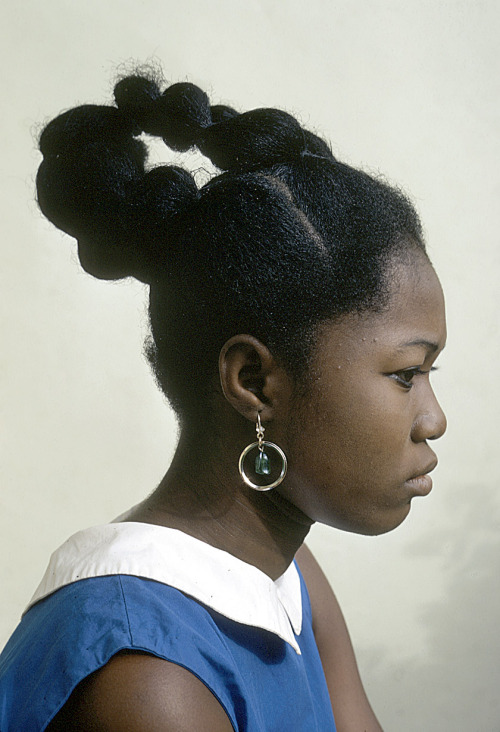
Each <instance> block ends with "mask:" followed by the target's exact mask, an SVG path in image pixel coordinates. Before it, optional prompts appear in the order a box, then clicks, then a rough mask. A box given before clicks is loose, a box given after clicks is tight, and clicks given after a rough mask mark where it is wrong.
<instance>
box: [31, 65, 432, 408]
mask: <svg viewBox="0 0 500 732" xmlns="http://www.w3.org/2000/svg"><path fill="white" fill-rule="evenodd" d="M115 102H116V106H112V107H111V106H91V105H87V106H81V107H77V108H75V109H71V110H69V111H68V112H65V113H64V114H62V115H60V116H59V117H57V118H56V119H54V120H53V121H52V122H51V123H50V124H49V125H48V126H47V127H46V128H45V130H44V131H43V133H42V135H41V137H40V150H41V152H42V154H43V157H44V159H43V162H42V164H41V165H40V169H39V171H38V176H37V189H38V201H39V204H40V208H41V209H42V211H43V213H44V214H45V215H46V216H47V217H48V218H49V219H50V220H51V221H52V222H53V223H54V224H55V225H56V226H57V227H59V228H60V229H62V230H63V231H65V232H67V233H68V234H70V235H71V236H73V237H75V238H76V239H77V241H78V252H79V257H80V261H81V263H82V266H83V267H84V268H85V269H86V270H87V271H88V272H90V273H91V274H93V275H94V276H96V277H100V278H103V279H118V278H122V277H127V276H133V277H136V278H138V279H140V280H142V281H143V282H147V283H148V284H149V285H150V288H151V289H150V317H151V330H152V341H151V343H150V346H149V356H150V359H151V361H152V363H153V366H154V369H155V373H156V375H157V379H158V381H159V383H160V385H161V387H162V388H163V390H164V391H165V393H166V395H167V396H168V398H169V399H170V401H171V403H172V405H173V406H174V408H175V409H176V411H177V412H178V413H179V414H180V415H182V416H187V415H188V414H190V413H197V412H199V411H200V409H201V408H202V405H203V404H204V402H206V396H207V393H208V389H209V384H210V382H211V379H212V378H213V377H214V375H215V374H216V373H217V360H218V354H219V351H220V348H221V346H222V345H223V344H224V342H225V341H226V340H227V339H228V338H229V337H231V336H233V335H236V334H237V333H250V334H252V335H254V336H256V337H258V338H260V339H261V340H262V341H263V342H264V343H266V345H267V346H268V347H269V348H270V350H271V351H272V352H273V353H274V355H275V357H276V358H277V359H278V360H279V361H280V362H281V363H282V364H283V365H284V367H285V368H286V369H287V370H288V371H289V372H290V373H292V374H293V375H294V376H295V377H296V378H301V377H303V376H304V374H306V373H307V363H308V356H309V354H310V349H311V347H312V345H313V343H314V332H315V327H316V326H317V324H318V323H319V322H321V321H324V320H325V319H328V318H334V317H338V316H340V315H342V314H344V313H348V312H353V311H363V310H366V309H370V308H373V309H377V308H379V307H381V306H382V305H383V304H384V302H385V299H386V296H387V289H388V283H387V277H386V276H385V275H386V272H387V265H388V262H389V261H390V259H391V257H393V256H394V254H395V253H396V252H398V251H400V250H401V249H402V248H405V247H414V246H417V247H420V248H422V249H423V248H424V245H423V242H422V234H421V228H420V224H419V220H418V217H417V215H416V213H415V211H414V209H413V207H412V205H411V204H410V203H409V201H408V200H407V199H406V198H405V196H404V195H403V194H402V193H401V192H400V191H398V190H395V189H394V188H391V187H389V186H388V185H387V184H385V183H384V182H381V181H380V180H378V179H375V178H373V177H371V176H369V175H367V174H366V173H364V172H362V171H359V170H356V169H354V168H352V167H350V166H348V165H345V164H343V163H341V162H339V161H338V160H336V159H335V158H334V157H333V155H332V153H331V151H330V149H329V147H328V146H327V145H326V143H325V142H324V141H323V140H321V139H320V138H319V137H317V136H316V135H314V134H312V133H311V132H309V131H307V130H305V129H303V128H302V127H301V126H300V124H299V123H298V122H297V120H296V119H294V118H293V117H292V116H290V115H289V114H287V113H286V112H282V111H279V110H277V109H256V110H253V111H250V112H245V113H243V114H238V113H237V112H235V111H234V110H233V109H231V108H229V107H225V106H210V102H209V99H208V97H207V95H206V94H205V93H204V92H203V91H202V90H201V89H199V88H198V87H196V86H194V85H193V84H189V83H181V84H174V85H173V86H170V87H168V88H167V89H166V90H165V91H163V92H161V91H160V89H159V87H158V85H157V84H156V83H155V82H154V81H153V80H152V79H149V78H146V77H144V76H130V77H128V78H125V79H123V80H122V81H120V82H119V83H118V84H117V85H116V87H115ZM142 132H145V133H147V134H149V135H156V136H159V137H161V138H163V140H164V141H165V143H166V144H167V145H168V146H169V147H170V148H172V149H174V150H177V151H185V150H188V149H189V148H191V147H193V146H196V147H198V149H199V150H200V151H201V152H202V153H203V154H204V155H206V156H208V157H209V158H210V159H211V160H212V161H213V163H214V164H215V165H216V166H217V167H218V168H219V169H220V170H222V171H225V172H223V173H221V174H220V175H218V176H217V177H215V178H213V179H212V180H211V181H210V182H209V183H208V184H206V185H205V186H203V187H202V188H201V189H198V188H197V186H196V183H195V181H194V179H193V178H192V177H191V175H190V174H189V173H188V172H187V171H186V170H183V169H182V168H179V167H176V166H161V167H156V168H152V169H150V170H147V169H146V167H145V163H146V158H147V150H146V146H145V144H144V142H143V141H142V140H140V139H138V137H139V135H140V134H141V133H142Z"/></svg>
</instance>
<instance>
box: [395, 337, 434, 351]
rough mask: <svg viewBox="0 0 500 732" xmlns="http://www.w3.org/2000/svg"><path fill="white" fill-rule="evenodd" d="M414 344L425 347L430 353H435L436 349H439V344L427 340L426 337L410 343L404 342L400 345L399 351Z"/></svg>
mask: <svg viewBox="0 0 500 732" xmlns="http://www.w3.org/2000/svg"><path fill="white" fill-rule="evenodd" d="M412 346H421V347H423V348H425V349H426V350H427V351H429V353H435V352H436V351H439V344H438V343H433V342H432V341H426V340H425V339H423V338H422V339H417V340H414V341H408V343H402V344H401V345H400V346H399V347H398V351H399V350H402V349H403V348H411V347H412Z"/></svg>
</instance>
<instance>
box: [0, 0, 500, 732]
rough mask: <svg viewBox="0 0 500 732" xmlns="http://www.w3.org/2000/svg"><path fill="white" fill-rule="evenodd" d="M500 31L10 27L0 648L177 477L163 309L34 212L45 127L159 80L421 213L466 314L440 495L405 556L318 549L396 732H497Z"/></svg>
mask: <svg viewBox="0 0 500 732" xmlns="http://www.w3.org/2000/svg"><path fill="white" fill-rule="evenodd" d="M499 21H500V11H499V5H498V3H497V2H496V1H495V0H484V1H482V2H481V1H477V2H473V1H472V0H470V1H469V2H467V1H458V0H456V1H451V0H435V1H433V2H431V1H430V0H422V1H417V0H409V1H407V2H401V1H399V0H373V1H372V2H369V1H367V0H351V1H349V0H339V1H337V2H335V1H333V0H332V1H328V2H327V1H326V0H309V1H308V2H304V1H303V2H298V1H297V0H274V1H273V0H260V1H258V0H246V1H243V0H210V2H202V0H184V1H183V2H178V3H174V2H172V1H171V0H163V1H161V0H137V1H135V2H132V0H121V1H120V0H107V2H102V1H99V2H98V1H97V0H86V1H85V2H82V1H81V0H79V1H78V2H76V1H74V2H73V1H70V0H45V2H40V1H39V0H36V1H34V0H19V2H16V3H14V2H4V3H3V8H2V23H1V25H2V29H1V31H0V32H1V35H2V38H1V45H0V48H1V51H0V53H1V74H2V85H1V89H2V92H1V96H2V116H1V125H2V153H1V158H0V161H1V162H0V164H1V178H0V185H1V187H2V195H1V197H0V206H1V226H2V255H3V256H2V275H1V276H2V283H1V293H2V305H3V311H2V372H1V373H2V390H3V393H2V417H3V420H2V422H3V430H4V439H3V447H2V449H3V456H2V490H1V494H0V548H1V561H0V593H1V605H0V646H1V645H3V642H4V641H5V640H6V638H7V636H8V634H9V633H10V632H11V631H12V629H13V628H14V626H15V624H16V622H17V619H18V617H19V615H20V613H21V611H22V609H23V606H24V605H25V603H26V602H27V600H28V599H29V597H30V594H31V592H32V591H33V589H34V587H35V585H36V584H37V582H38V580H39V578H40V576H41V574H42V572H43V570H44V567H45V564H46V562H47V559H48V555H49V553H50V552H51V551H52V549H54V548H55V547H56V546H57V545H58V544H59V543H61V542H62V541H63V540H64V539H65V538H67V536H69V535H70V534H71V533H72V532H74V531H76V530H78V529H80V528H83V527H85V526H88V525H92V524H98V523H103V522H106V521H108V520H110V519H111V518H112V517H113V516H115V515H116V514H118V513H120V512H121V511H122V510H124V509H125V508H127V507H128V506H130V505H131V504H133V503H134V502H137V501H138V500H140V499H141V498H142V497H143V496H144V495H145V494H146V493H147V492H149V491H150V490H151V489H152V488H153V487H154V485H155V484H156V482H157V481H158V480H159V479H160V478H161V476H162V474H163V472H164V469H165V467H166V466H167V464H168V460H169V458H170V455H171V454H172V450H173V445H174V442H175V433H176V430H175V423H174V421H173V418H172V416H171V414H170V412H169V410H168V407H167V406H166V405H165V403H164V401H163V399H162V397H161V396H160V394H159V393H158V392H157V391H156V388H155V386H154V383H153V380H152V378H151V376H150V374H149V371H148V367H147V365H146V363H145V361H144V359H143V358H142V356H141V348H142V340H143V338H144V336H145V334H146V326H145V322H146V313H145V290H144V289H143V287H142V286H140V285H138V284H137V283H132V282H126V283H119V284H109V283H101V282H98V281H95V280H93V279H92V278H90V277H88V276H87V275H85V274H84V273H82V271H81V270H80V269H79V267H78V265H77V261H76V255H75V250H74V246H73V242H72V241H71V240H70V239H68V238H66V237H64V236H63V235H61V234H60V233H58V232H56V231H55V230H54V229H53V228H52V227H51V226H50V225H49V224H48V223H47V222H45V221H44V220H43V219H42V218H41V216H40V215H39V213H38V211H37V207H36V204H35V202H34V197H33V183H34V174H35V170H36V166H37V164H38V162H39V155H38V153H37V152H36V150H35V145H34V141H33V138H34V135H35V134H36V132H37V130H38V129H39V127H40V125H41V124H42V123H43V121H44V120H46V119H47V118H50V117H51V116H54V115H55V114H56V113H58V112H59V111H60V110H61V109H63V108H65V107H68V106H72V105H74V104H75V103H84V102H98V103H100V102H103V101H106V100H107V99H109V95H110V91H111V88H112V77H113V75H114V73H115V71H116V68H117V66H119V65H120V64H122V63H123V62H127V61H129V60H130V59H136V60H139V61H144V60H147V59H148V58H151V57H154V58H156V59H158V60H161V62H162V64H163V67H164V71H165V75H166V77H167V78H168V80H169V81H179V80H185V79H189V80H191V81H194V82H196V83H199V84H200V85H201V86H202V87H204V88H206V89H207V90H208V91H209V92H210V93H211V94H212V97H213V99H214V101H216V102H219V101H222V102H227V103H230V104H233V105H234V106H236V107H237V108H240V109H248V108H252V107H258V106H277V107H282V108H284V109H287V110H289V111H291V112H292V113H294V114H298V115H299V117H300V119H301V120H302V122H303V123H304V124H305V125H307V126H309V127H311V128H313V129H316V130H317V131H318V132H320V133H321V134H324V135H326V136H327V137H328V138H330V140H331V141H332V144H333V149H334V152H335V153H337V154H338V155H339V156H341V157H343V159H345V160H347V161H348V162H351V163H353V164H356V165H358V164H359V165H362V166H365V167H367V168H368V169H370V170H372V171H373V170H375V171H377V170H381V171H383V172H384V173H385V174H387V175H388V176H389V177H390V179H391V180H392V181H395V182H397V183H399V184H401V185H402V186H403V187H405V188H406V189H407V190H408V191H409V192H410V193H411V194H412V196H413V197H414V200H415V202H416V204H417V207H418V208H419V210H420V212H421V214H422V218H423V221H424V225H425V228H426V233H427V239H428V243H429V248H430V253H431V257H432V259H433V261H434V263H435V265H436V267H437V270H438V272H439V274H440V275H441V278H442V281H443V284H444V287H445V290H446V293H447V299H448V309H449V346H448V348H447V350H446V353H445V354H443V356H442V357H441V358H440V365H441V370H440V371H439V372H438V373H437V374H436V375H435V385H436V389H437V392H438V395H439V396H440V397H441V399H442V403H443V406H444V407H445V410H446V411H447V414H448V418H449V430H448V434H447V436H446V437H445V438H444V439H443V440H442V441H441V444H438V445H437V450H438V453H439V456H440V459H441V464H440V467H439V468H438V470H437V471H436V473H435V489H434V491H433V493H432V494H431V496H429V497H428V498H426V499H424V500H421V501H415V503H414V506H413V508H412V512H411V515H410V517H409V518H408V520H407V521H406V522H405V524H403V526H401V527H400V528H399V529H397V530H396V531H394V532H393V533H391V534H389V535H386V536H382V537H377V538H365V537H359V536H354V535H347V534H342V533H340V532H335V531H333V530H330V529H325V528H324V527H316V528H315V529H314V530H313V532H312V534H311V539H310V544H311V546H312V547H313V549H315V551H316V553H317V555H318V557H319V559H320V561H321V562H322V564H323V566H324V568H325V570H326V571H327V573H328V575H329V577H330V579H331V582H332V584H333V586H334V588H335V590H336V592H337V594H338V596H339V599H340V601H341V604H342V607H343V608H344V612H345V615H346V617H347V620H348V624H349V627H350V629H351V633H352V636H353V640H354V644H355V646H356V649H357V654H358V658H359V662H360V666H361V669H362V673H363V677H364V679H365V683H366V686H367V689H368V691H369V694H370V697H371V699H372V702H373V704H374V706H375V708H376V711H377V713H378V715H379V717H380V719H381V722H382V724H383V726H384V729H385V730H386V732H402V731H404V732H421V731H422V730H426V731H428V732H432V731H434V730H436V731H438V730H439V731H440V732H441V731H444V732H448V731H450V732H451V731H453V732H461V731H462V730H463V731H464V732H465V731H467V732H470V731H472V730H473V731H474V732H483V731H484V732H486V731H489V732H498V730H500V694H499V692H498V689H499V687H500V672H499V668H498V667H499V660H500V653H499V650H500V640H499V638H500V634H499V633H498V618H499V615H500V613H499V610H500V608H499V605H500V602H499V597H500V593H499V592H498V582H499V558H500V553H499V544H500V532H499V516H500V496H499V491H498V482H499V481H498V476H499V467H500V460H499V453H500V449H499V447H498V432H499V420H498V413H499V407H500V405H499V398H498V397H499V365H500V353H499V344H498V341H499V332H498V307H499V302H498V300H499V298H498V293H499V289H500V288H499V279H500V278H499V271H500V267H499V246H498V237H499V233H498V232H499V227H498V209H499V206H500V176H499V172H498V168H499V164H500V156H499V152H500V150H499V130H498V125H499V117H500V101H499V100H500V95H499V84H498V82H499V78H500V77H499V38H500V22H499ZM165 154H166V153H165ZM191 162H193V161H191ZM193 164H194V165H195V166H203V165H204V163H203V161H199V160H196V159H195V160H194V163H193Z"/></svg>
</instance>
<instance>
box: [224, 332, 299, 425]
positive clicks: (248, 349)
mask: <svg viewBox="0 0 500 732" xmlns="http://www.w3.org/2000/svg"><path fill="white" fill-rule="evenodd" d="M219 375H220V382H221V387H222V391H223V393H224V396H225V397H226V399H227V401H228V402H229V403H230V404H231V405H232V406H233V407H234V408H235V409H236V410H237V411H238V412H240V414H242V415H243V416H245V417H247V419H250V420H252V421H255V419H256V415H257V413H260V415H261V419H262V420H263V421H267V422H269V421H271V420H272V419H273V417H274V411H275V406H276V401H277V400H278V401H279V398H278V395H279V393H280V392H281V391H282V389H283V386H284V384H283V383H282V382H283V379H284V378H285V372H284V370H283V369H282V368H281V367H279V366H278V364H277V363H276V361H275V359H274V357H273V355H272V354H271V352H270V351H269V349H268V348H267V346H265V345H264V344H263V343H262V342H261V341H259V340H258V339H257V338H254V336H251V335H245V334H243V335H236V336H233V337H232V338H230V339H229V340H228V341H227V342H226V343H225V344H224V346H223V347H222V349H221V352H220V355H219Z"/></svg>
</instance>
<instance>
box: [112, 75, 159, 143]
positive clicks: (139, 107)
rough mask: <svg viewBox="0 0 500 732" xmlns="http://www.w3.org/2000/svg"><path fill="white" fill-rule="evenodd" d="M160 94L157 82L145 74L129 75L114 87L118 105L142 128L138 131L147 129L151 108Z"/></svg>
mask: <svg viewBox="0 0 500 732" xmlns="http://www.w3.org/2000/svg"><path fill="white" fill-rule="evenodd" d="M160 96H161V92H160V90H159V88H158V85H157V84H156V82H155V81H153V80H152V79H147V78H145V77H143V76H127V77H126V78H125V79H122V80H121V81H119V82H118V84H117V85H116V86H115V89H114V97H115V102H116V106H117V107H118V109H119V110H120V111H121V112H122V113H123V114H124V115H126V116H128V117H129V118H131V119H132V120H133V121H134V122H136V123H137V125H138V126H139V128H140V129H139V130H137V132H140V131H141V130H144V131H146V130H145V128H146V126H147V125H148V119H149V117H150V115H151V109H152V107H153V104H154V102H156V100H157V99H158V98H159V97H160ZM151 134H155V133H151Z"/></svg>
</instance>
